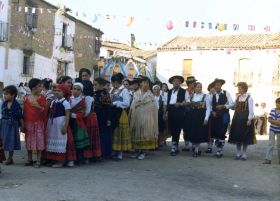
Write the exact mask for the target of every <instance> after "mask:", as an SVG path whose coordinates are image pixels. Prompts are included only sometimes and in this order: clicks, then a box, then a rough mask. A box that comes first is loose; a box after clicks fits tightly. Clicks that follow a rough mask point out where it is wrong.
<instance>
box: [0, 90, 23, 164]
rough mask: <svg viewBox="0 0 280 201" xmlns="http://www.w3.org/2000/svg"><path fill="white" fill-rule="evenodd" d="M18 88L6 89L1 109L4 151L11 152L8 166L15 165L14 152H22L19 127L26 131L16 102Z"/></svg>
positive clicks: (0, 131)
mask: <svg viewBox="0 0 280 201" xmlns="http://www.w3.org/2000/svg"><path fill="white" fill-rule="evenodd" d="M16 97H17V88H16V86H13V85H10V86H7V87H5V88H4V103H3V105H2V107H1V116H2V119H1V127H0V128H1V130H0V134H1V139H2V143H3V149H4V151H9V156H8V159H7V161H6V163H5V164H6V165H12V164H14V160H13V155H14V150H20V148H21V146H20V133H19V126H21V129H22V131H23V130H24V125H23V116H22V109H21V107H20V104H19V103H18V102H17V100H16Z"/></svg>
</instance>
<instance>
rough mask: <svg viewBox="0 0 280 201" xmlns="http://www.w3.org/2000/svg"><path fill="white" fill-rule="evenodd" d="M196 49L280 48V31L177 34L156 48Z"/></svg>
mask: <svg viewBox="0 0 280 201" xmlns="http://www.w3.org/2000/svg"><path fill="white" fill-rule="evenodd" d="M192 47H193V48H194V47H195V48H196V49H198V50H203V49H216V48H238V49H272V48H280V33H273V34H244V35H229V36H207V37H205V36H201V37H182V36H177V37H176V38H174V39H172V40H171V41H169V42H167V43H165V44H163V45H162V46H161V47H159V48H158V50H159V51H165V50H191V49H193V48H192Z"/></svg>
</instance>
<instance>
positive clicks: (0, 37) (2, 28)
mask: <svg viewBox="0 0 280 201" xmlns="http://www.w3.org/2000/svg"><path fill="white" fill-rule="evenodd" d="M7 41H8V23H7V22H2V21H0V42H7Z"/></svg>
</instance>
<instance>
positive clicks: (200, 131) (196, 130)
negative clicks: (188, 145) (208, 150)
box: [189, 108, 209, 143]
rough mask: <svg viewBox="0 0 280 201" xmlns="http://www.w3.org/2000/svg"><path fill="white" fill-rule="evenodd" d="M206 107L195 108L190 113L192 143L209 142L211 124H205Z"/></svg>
mask: <svg viewBox="0 0 280 201" xmlns="http://www.w3.org/2000/svg"><path fill="white" fill-rule="evenodd" d="M205 114H206V109H198V108H194V109H192V110H191V111H190V113H189V115H190V117H189V120H190V122H189V131H190V141H191V142H192V143H202V142H208V131H209V125H208V124H207V125H203V123H204V119H205Z"/></svg>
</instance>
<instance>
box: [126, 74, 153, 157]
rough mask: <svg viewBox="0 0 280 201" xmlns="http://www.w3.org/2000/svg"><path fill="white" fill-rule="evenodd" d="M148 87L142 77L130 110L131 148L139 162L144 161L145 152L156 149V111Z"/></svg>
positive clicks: (146, 80) (148, 81) (147, 82)
mask: <svg viewBox="0 0 280 201" xmlns="http://www.w3.org/2000/svg"><path fill="white" fill-rule="evenodd" d="M150 86H151V82H150V80H149V78H147V77H142V78H141V81H140V90H138V91H136V92H135V93H134V97H133V101H132V104H131V108H130V115H129V116H130V117H131V121H130V128H131V139H132V147H133V149H135V150H136V155H135V158H138V159H139V160H143V159H145V156H146V154H145V150H146V151H147V150H152V149H155V148H156V147H157V134H158V109H157V104H156V101H155V98H154V95H153V93H152V92H151V90H150Z"/></svg>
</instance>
